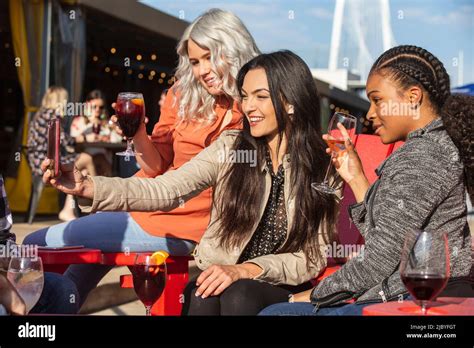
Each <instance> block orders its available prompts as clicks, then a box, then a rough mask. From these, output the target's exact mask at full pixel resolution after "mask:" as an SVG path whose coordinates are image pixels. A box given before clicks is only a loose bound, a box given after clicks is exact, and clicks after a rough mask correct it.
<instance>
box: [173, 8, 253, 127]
mask: <svg viewBox="0 0 474 348" xmlns="http://www.w3.org/2000/svg"><path fill="white" fill-rule="evenodd" d="M189 39H192V40H193V41H194V42H196V43H197V44H198V45H199V46H201V47H205V48H207V49H209V50H210V52H211V63H212V65H213V67H214V69H213V70H215V71H216V72H217V74H218V76H219V78H220V79H221V80H222V92H223V93H224V94H225V95H227V96H229V97H231V98H233V99H237V98H238V95H239V93H238V91H237V86H236V81H235V80H236V77H237V73H238V71H239V69H240V67H241V66H242V65H244V64H245V63H247V62H248V61H249V60H250V59H252V58H253V57H255V56H257V55H259V54H260V51H259V50H258V48H257V45H256V44H255V41H254V39H253V37H252V35H250V33H249V31H248V30H247V28H246V27H245V25H244V24H243V23H242V21H241V20H240V19H239V18H238V17H237V16H236V15H234V14H233V13H231V12H228V11H223V10H220V9H211V10H209V11H207V12H205V13H204V14H202V15H201V16H199V17H198V18H197V19H196V20H195V21H194V22H193V23H191V24H190V25H189V27H188V28H186V30H185V32H184V34H183V37H182V38H181V40H180V41H179V43H178V47H177V52H178V55H179V64H178V68H177V69H176V74H175V75H176V78H177V82H176V84H175V87H176V90H177V91H178V92H179V94H180V96H179V113H178V115H179V117H180V119H181V121H188V120H204V121H208V122H212V121H213V120H214V119H215V117H216V115H215V113H214V102H215V98H214V97H213V96H212V95H211V94H209V93H208V92H207V91H206V90H205V89H204V87H203V86H202V85H201V84H200V83H199V81H197V80H196V78H195V77H194V75H193V71H192V66H191V64H190V62H189V56H188V40H189ZM173 89H174V88H173ZM175 101H176V100H175Z"/></svg>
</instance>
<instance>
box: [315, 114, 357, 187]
mask: <svg viewBox="0 0 474 348" xmlns="http://www.w3.org/2000/svg"><path fill="white" fill-rule="evenodd" d="M337 127H338V128H339V130H340V131H341V134H342V136H343V138H344V146H345V149H344V150H341V151H338V152H337V153H336V154H335V155H334V156H333V158H332V163H333V165H334V167H335V168H336V170H337V172H338V173H339V175H340V176H341V178H342V179H343V180H344V181H345V182H347V183H350V182H351V181H353V180H354V179H356V178H360V177H362V176H363V177H365V174H364V170H363V168H362V162H361V161H360V158H359V155H358V154H357V152H356V150H355V148H354V144H353V143H352V141H351V138H350V136H349V133H348V132H347V129H346V128H345V127H344V126H343V125H342V124H341V123H338V125H337ZM328 137H329V136H328V135H327V134H324V135H323V139H324V140H326V139H328ZM326 153H328V154H331V149H330V148H327V149H326Z"/></svg>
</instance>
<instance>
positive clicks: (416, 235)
mask: <svg viewBox="0 0 474 348" xmlns="http://www.w3.org/2000/svg"><path fill="white" fill-rule="evenodd" d="M449 274H450V261H449V248H448V238H447V236H446V233H439V232H428V231H412V232H409V233H407V236H406V238H405V244H404V247H403V251H402V256H401V262H400V277H401V280H402V282H403V284H404V285H405V287H406V288H407V290H408V292H409V293H410V294H411V295H412V296H413V297H414V298H415V299H416V300H418V301H419V302H420V304H421V313H422V314H423V315H426V314H427V311H428V309H427V306H428V303H429V301H433V300H434V299H435V298H436V296H438V295H439V294H440V293H441V291H442V290H443V289H444V287H445V286H446V284H447V282H448V279H449Z"/></svg>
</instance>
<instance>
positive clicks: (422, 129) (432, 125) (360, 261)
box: [260, 45, 474, 315]
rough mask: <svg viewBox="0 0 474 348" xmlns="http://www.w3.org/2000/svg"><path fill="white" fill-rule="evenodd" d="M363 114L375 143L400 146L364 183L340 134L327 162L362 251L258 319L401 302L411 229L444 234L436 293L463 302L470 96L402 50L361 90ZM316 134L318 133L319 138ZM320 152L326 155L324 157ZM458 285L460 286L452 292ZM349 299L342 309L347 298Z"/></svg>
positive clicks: (439, 67) (431, 61)
mask: <svg viewBox="0 0 474 348" xmlns="http://www.w3.org/2000/svg"><path fill="white" fill-rule="evenodd" d="M366 91H367V96H368V98H369V99H370V102H371V105H370V109H369V111H368V114H367V117H368V118H369V119H370V120H371V121H372V123H373V128H374V129H375V134H377V135H379V136H380V139H381V141H382V142H383V143H384V144H391V143H395V142H397V141H405V144H404V145H403V146H401V147H400V148H398V149H397V150H396V151H395V152H393V153H392V155H391V156H390V157H388V158H387V159H386V160H385V161H384V162H383V163H382V164H381V165H380V166H379V167H378V168H377V170H376V172H377V175H378V176H379V179H378V180H377V181H376V182H375V183H374V184H373V185H372V186H370V185H369V182H368V181H367V178H366V176H365V174H364V171H363V169H362V165H361V162H360V159H359V156H358V155H357V152H356V151H355V149H354V147H353V145H352V144H351V142H350V139H349V137H348V136H347V132H346V130H345V129H344V127H343V126H342V125H339V128H340V129H341V132H343V134H344V133H345V134H346V141H345V145H346V149H347V151H346V152H345V153H344V154H343V155H342V156H340V157H338V158H335V159H334V160H333V161H334V164H335V167H336V169H337V171H338V172H339V174H340V176H341V177H342V178H343V179H344V181H345V182H346V183H347V184H348V185H349V186H350V187H351V189H352V191H353V192H354V195H355V197H356V200H357V203H356V204H354V205H352V206H351V207H350V208H349V211H350V215H351V217H352V220H353V222H354V223H355V225H356V226H357V228H358V229H359V231H360V232H361V234H362V235H363V236H364V238H365V249H364V254H363V255H362V257H361V258H359V257H357V258H352V259H350V260H349V261H348V262H347V263H346V264H345V265H344V266H342V267H341V268H340V269H339V270H338V271H337V272H335V273H333V274H332V275H330V276H329V277H327V278H325V279H324V280H323V281H321V282H320V283H319V284H318V285H317V286H316V287H315V288H313V289H312V290H309V291H305V292H301V293H298V294H295V295H294V296H293V297H292V298H290V302H295V303H279V304H275V305H272V306H269V307H267V308H265V309H264V310H263V311H262V312H261V313H260V314H261V315H360V314H361V313H362V308H363V307H364V306H366V305H368V304H372V303H375V302H382V301H390V300H394V299H400V298H405V297H406V296H407V295H408V294H407V290H406V289H405V287H404V285H403V284H402V281H401V279H400V273H399V265H400V259H401V252H402V248H403V243H404V239H405V236H406V234H407V233H408V232H410V231H413V230H421V229H423V230H426V231H430V232H433V233H437V232H439V231H443V232H446V233H447V238H448V243H449V249H450V265H451V273H450V279H449V283H448V286H447V288H446V289H445V293H451V294H453V293H454V294H455V295H456V296H462V295H464V296H466V295H468V296H473V294H472V293H471V294H469V293H468V292H467V293H463V291H466V290H467V291H469V289H471V290H470V291H471V292H472V288H471V287H470V286H467V287H465V288H462V287H461V286H462V285H469V284H466V283H465V282H464V283H463V282H462V281H461V282H459V281H454V280H458V279H462V278H463V277H466V276H468V275H469V272H470V269H471V264H472V260H471V236H470V232H469V226H468V224H467V209H466V189H467V191H468V192H469V195H470V197H471V200H473V198H474V197H473V196H474V190H473V189H474V180H473V179H474V178H473V176H474V163H473V159H474V148H473V143H474V141H473V134H474V129H473V128H474V125H473V123H474V114H473V111H474V108H473V99H474V98H473V97H469V96H462V95H451V93H450V83H449V75H448V74H447V72H446V69H445V68H444V66H443V64H442V63H441V62H440V61H439V60H438V59H437V58H436V57H435V56H434V55H433V54H431V53H430V52H428V51H427V50H425V49H423V48H420V47H416V46H409V45H403V46H398V47H394V48H392V49H390V50H388V51H386V52H385V53H383V54H382V55H381V56H380V57H379V58H378V59H377V61H376V62H375V63H374V65H373V67H372V69H371V71H370V73H369V77H368V79H367V86H366ZM325 136H326V135H324V136H323V137H325ZM328 153H329V151H328ZM460 285H461V286H460ZM349 299H355V302H354V303H352V304H347V302H346V301H347V300H349Z"/></svg>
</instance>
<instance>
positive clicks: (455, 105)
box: [369, 45, 474, 202]
mask: <svg viewBox="0 0 474 348" xmlns="http://www.w3.org/2000/svg"><path fill="white" fill-rule="evenodd" d="M373 73H380V74H382V76H389V77H390V78H391V79H392V80H393V81H394V82H396V83H398V85H399V86H400V87H401V88H402V89H407V88H409V87H411V86H418V87H421V88H422V89H423V90H425V91H426V93H427V96H428V98H429V101H430V104H431V106H432V109H433V110H434V112H435V113H436V114H438V115H439V116H440V117H441V119H442V120H443V124H444V126H445V128H446V131H447V132H448V134H449V136H450V137H451V139H452V140H453V143H454V144H455V145H456V147H457V148H458V150H459V154H460V156H461V160H462V162H463V164H464V174H465V182H466V186H467V191H468V193H469V197H470V198H471V201H472V202H474V139H473V135H474V97H472V96H468V95H462V94H451V86H450V82H449V75H448V73H447V72H446V69H445V68H444V65H443V63H441V61H440V60H439V59H438V58H436V57H435V56H434V55H433V54H432V53H430V52H428V51H427V50H425V49H424V48H421V47H417V46H412V45H402V46H397V47H393V48H391V49H389V50H388V51H386V52H384V53H383V54H382V55H381V56H380V57H379V58H378V59H377V60H376V61H375V63H374V65H373V66H372V69H371V70H370V73H369V75H370V74H373Z"/></svg>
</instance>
